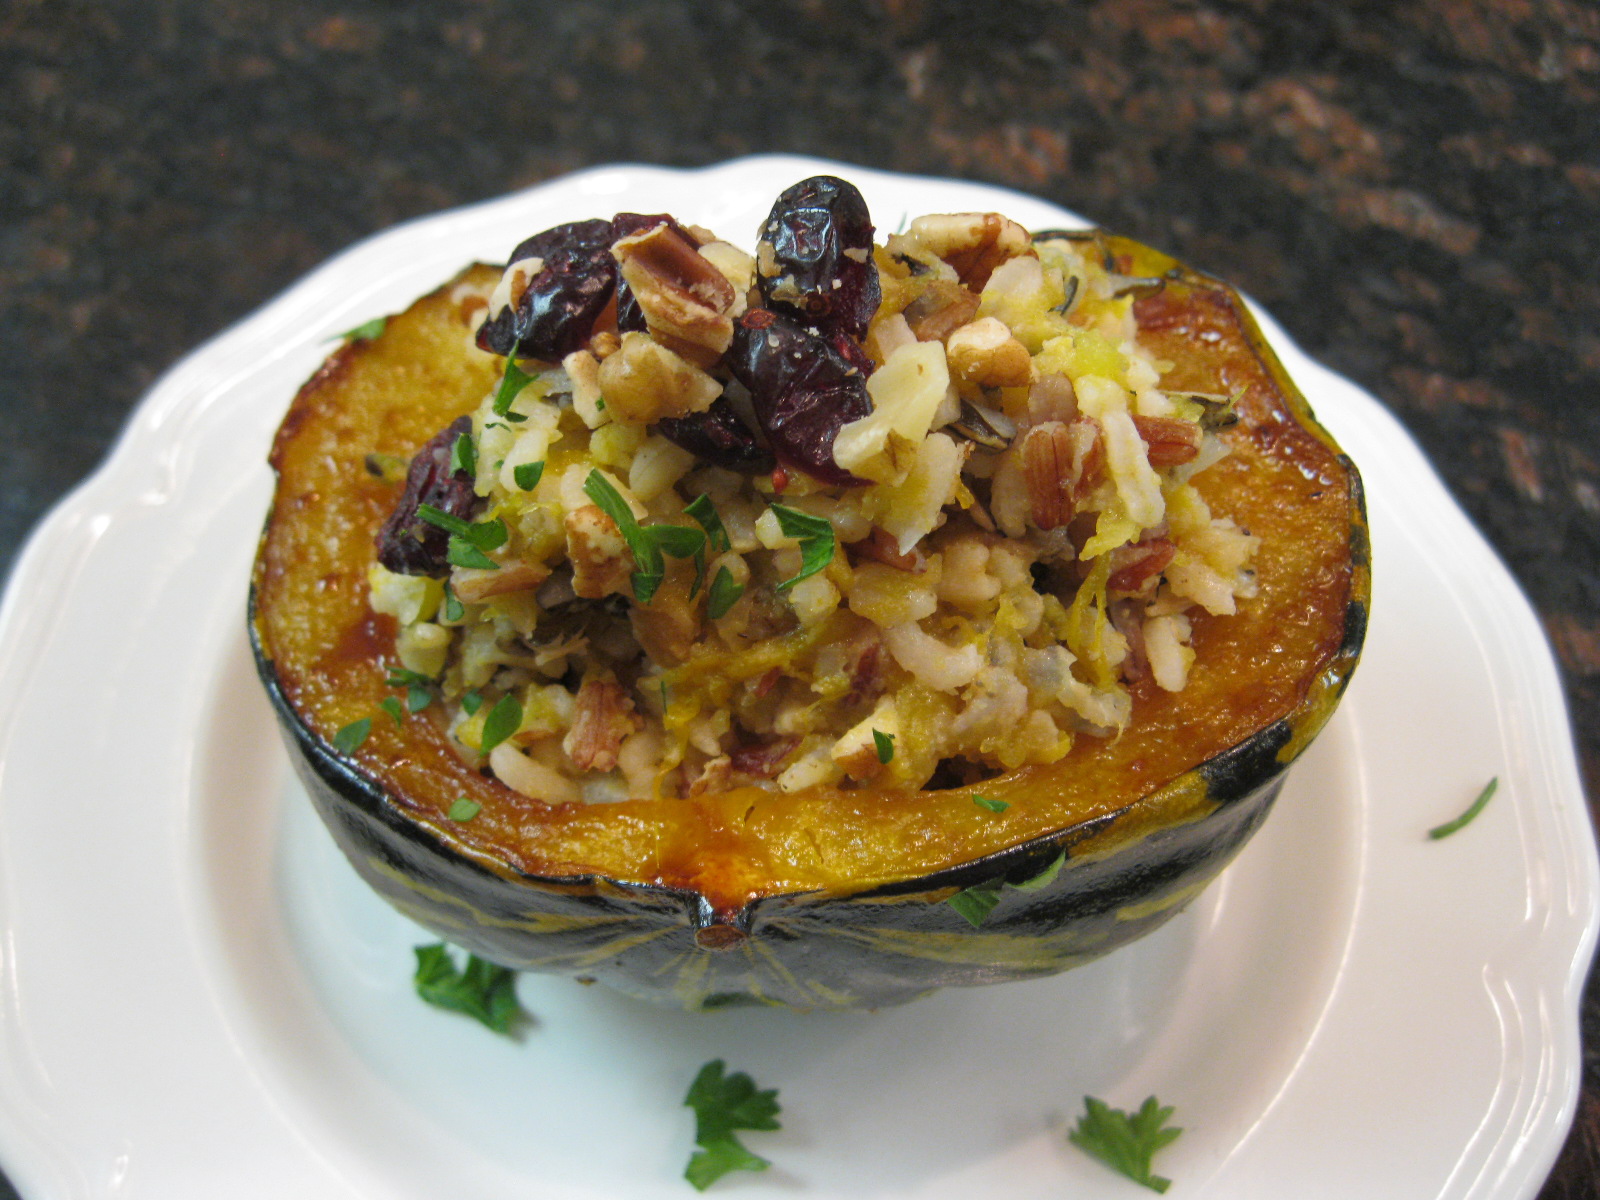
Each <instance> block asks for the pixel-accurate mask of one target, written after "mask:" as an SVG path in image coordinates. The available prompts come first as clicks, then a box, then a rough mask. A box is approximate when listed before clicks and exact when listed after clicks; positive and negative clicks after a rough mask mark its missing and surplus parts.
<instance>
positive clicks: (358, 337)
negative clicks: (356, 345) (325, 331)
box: [327, 317, 389, 342]
mask: <svg viewBox="0 0 1600 1200" xmlns="http://www.w3.org/2000/svg"><path fill="white" fill-rule="evenodd" d="M388 324H389V318H388V317H373V318H372V320H370V321H363V322H362V323H361V324H359V325H357V326H356V327H355V328H354V329H346V330H345V331H344V332H343V333H336V334H334V335H333V336H332V337H331V338H328V339H327V340H328V341H330V342H370V341H371V340H372V339H373V338H375V337H377V336H378V335H379V334H381V333H382V332H383V331H384V328H385V327H386V326H387V325H388Z"/></svg>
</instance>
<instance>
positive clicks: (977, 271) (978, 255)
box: [909, 213, 1033, 292]
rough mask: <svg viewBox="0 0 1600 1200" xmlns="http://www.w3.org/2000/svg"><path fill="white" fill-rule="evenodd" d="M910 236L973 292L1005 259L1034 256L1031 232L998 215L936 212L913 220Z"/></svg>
mask: <svg viewBox="0 0 1600 1200" xmlns="http://www.w3.org/2000/svg"><path fill="white" fill-rule="evenodd" d="M909 233H910V234H911V236H912V237H913V238H915V239H916V241H917V242H918V243H920V244H921V245H923V246H925V247H926V248H927V249H929V250H931V251H932V252H933V253H934V254H937V255H938V256H939V257H940V258H942V259H944V261H945V262H947V263H949V264H950V267H951V269H952V270H954V271H955V273H956V274H957V275H958V276H959V277H960V279H961V282H962V283H964V284H965V285H966V286H967V287H969V288H971V289H972V290H973V291H974V292H981V291H983V285H984V284H986V283H988V282H989V276H990V275H992V274H994V269H995V268H996V267H998V266H999V265H1000V264H1001V263H1003V262H1005V261H1006V259H1008V258H1016V257H1017V256H1018V255H1021V254H1032V253H1033V237H1032V236H1031V235H1030V234H1029V233H1028V231H1027V230H1026V229H1024V228H1023V227H1022V226H1021V225H1018V224H1017V223H1016V222H1015V221H1012V220H1010V219H1008V218H1006V217H1002V216H1001V215H1000V214H999V213H936V214H932V215H929V216H925V217H918V218H917V219H916V220H914V221H912V222H911V228H910V230H909Z"/></svg>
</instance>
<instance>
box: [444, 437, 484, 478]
mask: <svg viewBox="0 0 1600 1200" xmlns="http://www.w3.org/2000/svg"><path fill="white" fill-rule="evenodd" d="M458 471H465V472H466V473H467V474H468V475H476V474H477V473H478V446H477V443H475V442H474V441H473V440H472V435H471V434H470V433H458V434H456V440H455V441H453V442H451V443H450V474H452V475H454V474H456V473H457V472H458Z"/></svg>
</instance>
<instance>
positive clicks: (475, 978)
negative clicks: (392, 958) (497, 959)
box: [414, 942, 528, 1034]
mask: <svg viewBox="0 0 1600 1200" xmlns="http://www.w3.org/2000/svg"><path fill="white" fill-rule="evenodd" d="M416 953H417V973H416V976H415V977H414V981H415V983H416V986H417V995H419V996H421V997H422V998H423V999H424V1000H426V1001H427V1002H428V1003H429V1004H432V1005H434V1006H435V1007H437V1008H447V1009H449V1010H450V1011H451V1012H458V1013H465V1014H466V1015H467V1016H469V1017H472V1018H473V1019H474V1020H477V1021H481V1022H482V1023H483V1024H485V1025H487V1026H488V1027H489V1028H490V1029H492V1030H494V1031H495V1032H496V1033H504V1034H512V1033H514V1032H515V1030H516V1027H517V1026H518V1025H520V1024H521V1023H522V1022H524V1021H526V1020H527V1018H528V1014H527V1012H526V1011H524V1009H523V1007H522V1005H520V1004H518V1003H517V975H516V972H515V971H512V970H510V969H509V968H506V967H497V966H495V965H494V964H493V963H489V962H484V961H483V959H481V958H479V957H478V956H477V955H476V954H469V955H467V965H466V967H465V968H461V969H458V968H457V967H456V964H455V960H454V959H453V958H452V957H451V955H450V950H449V948H448V947H447V946H446V945H445V944H444V943H443V942H438V943H435V944H434V945H432V946H418V947H417V948H416Z"/></svg>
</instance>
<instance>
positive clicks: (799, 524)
mask: <svg viewBox="0 0 1600 1200" xmlns="http://www.w3.org/2000/svg"><path fill="white" fill-rule="evenodd" d="M768 507H769V508H771V509H772V515H773V516H775V517H777V518H778V528H779V529H780V530H782V531H783V535H784V536H785V537H792V538H795V539H797V540H798V541H799V542H800V573H799V574H798V575H796V576H795V577H794V578H793V579H785V580H784V581H783V582H782V583H780V584H779V585H778V590H779V591H780V592H787V591H788V590H789V589H790V588H792V587H793V586H794V585H795V584H797V583H799V582H800V581H801V580H802V579H810V578H811V577H812V576H813V575H815V574H817V573H818V572H819V571H822V570H824V569H825V568H826V567H827V565H828V564H829V563H831V562H832V561H833V550H834V536H833V525H832V523H831V522H830V521H829V520H828V518H827V517H815V516H812V515H811V514H810V513H808V512H801V511H800V510H799V509H798V508H790V507H789V506H788V505H787V504H771V505H768Z"/></svg>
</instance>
